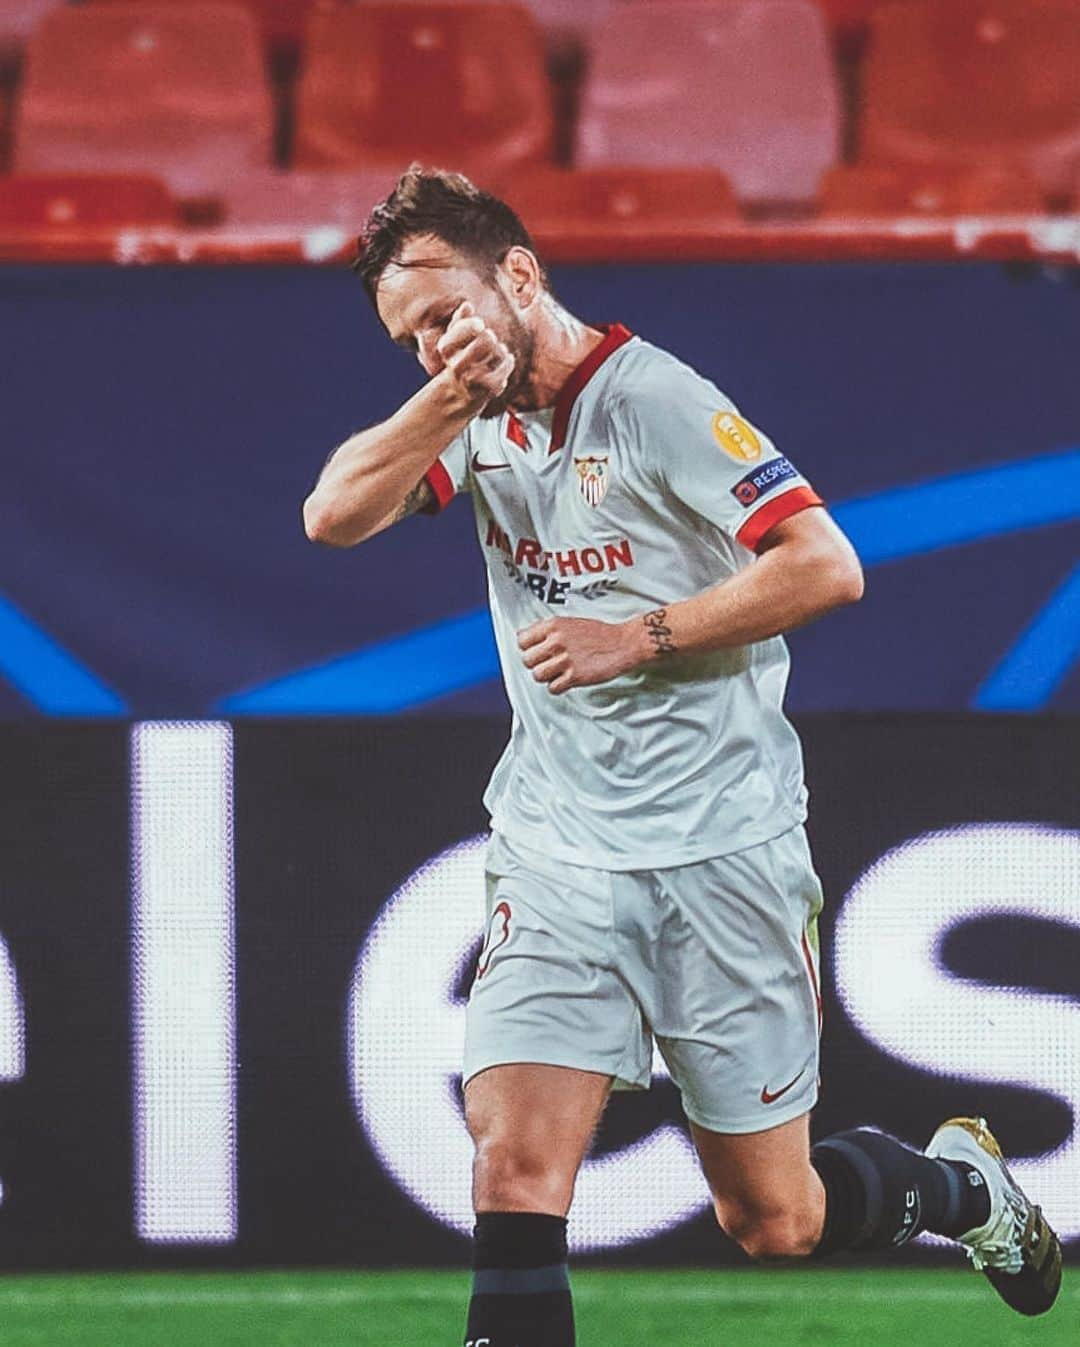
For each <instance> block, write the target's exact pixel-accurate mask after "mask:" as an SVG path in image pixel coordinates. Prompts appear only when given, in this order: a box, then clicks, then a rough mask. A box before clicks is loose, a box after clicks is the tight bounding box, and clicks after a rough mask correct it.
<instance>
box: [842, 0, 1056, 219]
mask: <svg viewBox="0 0 1080 1347" xmlns="http://www.w3.org/2000/svg"><path fill="white" fill-rule="evenodd" d="M1078 71H1080V0H948V3H947V4H945V3H941V0H907V2H906V3H903V4H887V5H884V6H883V7H882V8H881V9H879V10H877V11H876V13H875V15H874V18H873V21H872V26H871V47H870V51H869V54H868V59H867V65H866V70H865V76H864V82H863V94H864V100H865V111H864V117H863V125H862V136H861V143H862V155H863V157H864V158H866V159H877V160H882V161H899V162H908V163H918V164H952V165H957V164H973V163H979V162H988V161H989V162H995V163H1001V162H1015V163H1018V164H1023V165H1026V166H1027V167H1028V168H1029V169H1030V170H1031V171H1032V172H1033V173H1034V174H1035V175H1036V177H1038V179H1039V180H1040V182H1041V183H1042V184H1043V187H1044V189H1045V190H1046V191H1047V192H1049V193H1051V194H1063V193H1065V192H1066V191H1068V187H1069V176H1070V174H1071V171H1072V165H1073V164H1074V163H1075V162H1076V160H1077V158H1078V157H1080V77H1078V73H1077V72H1078Z"/></svg>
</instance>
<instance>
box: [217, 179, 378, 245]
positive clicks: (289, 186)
mask: <svg viewBox="0 0 1080 1347" xmlns="http://www.w3.org/2000/svg"><path fill="white" fill-rule="evenodd" d="M396 177H397V175H396V173H394V172H389V171H387V170H379V169H375V170H364V169H361V170H355V169H354V170H352V171H351V172H347V173H345V172H331V171H328V170H325V169H324V170H323V171H322V172H318V173H315V172H311V173H306V172H303V171H302V170H293V171H292V172H291V173H276V172H272V171H269V170H268V171H266V172H265V173H256V174H247V175H246V176H245V177H243V178H238V179H237V180H236V182H234V183H233V184H231V186H230V187H229V189H228V191H227V192H226V193H225V197H224V206H225V221H226V223H227V224H229V225H241V226H244V227H248V228H252V229H258V228H261V227H262V226H272V227H275V228H276V227H279V226H280V227H284V228H289V227H295V228H299V229H318V228H320V227H322V226H326V227H329V228H334V229H346V230H348V232H349V233H351V234H358V233H359V232H360V226H361V224H363V222H364V220H365V219H367V216H368V214H369V213H370V211H371V208H372V207H373V206H375V205H376V204H377V203H378V202H379V201H381V200H383V199H384V198H385V197H386V196H388V195H389V193H390V192H391V191H392V190H393V186H394V183H395V181H396Z"/></svg>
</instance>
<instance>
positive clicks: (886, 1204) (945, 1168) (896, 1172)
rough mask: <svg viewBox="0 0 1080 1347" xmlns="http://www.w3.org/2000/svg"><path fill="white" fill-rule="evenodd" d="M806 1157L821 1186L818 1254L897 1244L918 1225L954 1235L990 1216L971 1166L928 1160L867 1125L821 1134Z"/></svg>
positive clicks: (982, 1185)
mask: <svg viewBox="0 0 1080 1347" xmlns="http://www.w3.org/2000/svg"><path fill="white" fill-rule="evenodd" d="M811 1160H812V1162H813V1165H814V1168H815V1169H816V1170H817V1172H818V1175H819V1176H820V1178H821V1181H822V1183H823V1184H824V1185H825V1231H824V1233H823V1235H822V1237H821V1242H820V1243H819V1244H818V1247H817V1249H816V1250H815V1253H816V1254H818V1255H824V1254H830V1253H836V1252H838V1251H839V1250H841V1249H888V1248H899V1247H900V1246H901V1245H902V1244H906V1243H907V1242H908V1240H910V1239H912V1238H914V1236H915V1235H917V1234H918V1233H919V1232H920V1231H922V1230H929V1231H931V1232H932V1233H933V1234H935V1235H946V1236H949V1237H950V1238H953V1239H955V1238H956V1237H957V1236H958V1235H963V1234H965V1233H966V1232H967V1231H968V1230H974V1229H975V1227H976V1226H980V1225H985V1224H986V1222H987V1221H988V1220H989V1218H990V1195H989V1194H988V1193H987V1191H986V1184H985V1183H984V1182H983V1178H982V1175H981V1174H979V1172H978V1171H977V1170H976V1169H974V1168H973V1167H972V1166H971V1165H966V1164H964V1163H963V1162H962V1161H958V1160H932V1159H930V1157H929V1156H926V1155H923V1154H921V1153H920V1152H919V1151H915V1150H912V1149H911V1147H910V1146H905V1145H904V1143H903V1142H902V1141H897V1140H896V1138H895V1137H890V1136H886V1135H885V1133H884V1132H876V1131H874V1130H872V1129H871V1128H869V1127H859V1128H856V1129H855V1130H854V1131H853V1132H841V1133H839V1134H838V1135H837V1136H832V1137H827V1138H826V1139H825V1140H824V1141H821V1142H819V1143H818V1144H817V1145H816V1146H815V1147H814V1149H813V1151H812V1153H811Z"/></svg>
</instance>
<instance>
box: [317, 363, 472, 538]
mask: <svg viewBox="0 0 1080 1347" xmlns="http://www.w3.org/2000/svg"><path fill="white" fill-rule="evenodd" d="M482 406H483V400H478V399H477V398H476V396H475V395H474V396H469V395H468V394H467V393H466V391H465V390H464V389H463V388H462V387H461V385H460V384H459V383H457V382H456V381H455V380H454V379H453V378H452V377H451V376H450V374H449V373H448V372H446V371H444V372H443V373H442V374H439V375H437V376H436V377H435V378H433V379H431V380H429V381H428V382H427V383H426V384H425V385H424V386H423V388H421V389H420V390H419V391H418V392H416V393H415V394H414V395H413V396H412V397H411V398H409V400H408V401H407V402H406V403H404V404H403V405H402V406H401V407H400V408H399V409H398V410H397V411H396V412H395V413H394V415H393V416H391V417H390V418H389V419H388V420H386V421H383V422H381V423H380V424H379V425H377V426H371V427H369V428H368V429H367V430H361V431H358V432H357V434H355V435H352V436H350V438H349V439H347V440H346V441H345V443H344V444H342V445H341V447H340V448H339V449H337V450H336V451H335V452H334V454H333V455H332V456H331V458H330V460H329V462H328V463H327V464H326V467H325V468H324V469H323V471H322V474H321V476H320V477H319V480H318V483H317V484H316V486H315V489H314V491H312V493H311V495H310V496H308V498H307V500H306V501H305V502H304V529H305V531H306V533H307V535H308V537H309V538H311V539H312V541H314V542H322V543H329V544H331V545H332V546H337V547H351V546H352V545H353V544H354V543H359V542H363V541H364V539H365V538H369V537H370V536H371V535H372V534H373V533H377V532H378V531H379V529H380V528H382V527H384V526H385V525H386V524H388V523H390V522H391V521H392V520H393V518H394V516H395V514H396V513H397V512H398V511H399V510H400V509H401V508H403V507H402V502H406V501H407V500H408V499H409V497H410V494H411V493H412V492H414V491H415V490H416V489H417V484H418V483H419V482H420V481H421V479H422V478H423V476H424V474H425V473H426V472H427V470H428V469H429V468H430V467H431V465H432V464H433V463H434V462H435V460H436V458H438V456H439V454H441V453H442V451H443V450H444V449H445V448H446V447H447V445H449V444H450V442H451V441H452V440H453V439H454V438H455V436H457V435H459V434H460V433H461V432H462V431H463V430H464V429H465V427H466V426H467V425H468V424H469V422H470V421H471V420H472V419H473V417H474V416H475V415H476V413H477V411H478V410H479V409H480V408H481V407H482ZM405 508H406V510H407V508H408V507H407V506H406V507H405Z"/></svg>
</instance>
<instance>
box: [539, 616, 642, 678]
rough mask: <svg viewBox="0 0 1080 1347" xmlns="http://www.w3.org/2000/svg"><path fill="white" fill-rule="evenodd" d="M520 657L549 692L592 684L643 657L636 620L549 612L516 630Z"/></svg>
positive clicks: (613, 676) (616, 675)
mask: <svg viewBox="0 0 1080 1347" xmlns="http://www.w3.org/2000/svg"><path fill="white" fill-rule="evenodd" d="M518 645H519V646H520V647H521V649H522V651H523V652H524V653H523V655H522V662H523V663H524V665H525V667H526V669H531V670H532V676H533V677H534V678H535V679H536V681H537V682H538V683H546V684H547V685H548V691H549V692H555V693H559V692H566V691H568V690H569V689H570V688H584V687H592V686H593V685H594V684H596V683H607V682H610V680H611V679H612V678H618V676H619V674H623V673H626V672H627V670H628V669H632V668H633V667H634V666H635V665H636V664H638V663H639V662H640V660H641V652H640V651H639V650H638V648H637V643H636V641H635V634H634V631H633V628H632V626H630V625H629V624H627V623H625V622H595V621H593V620H592V619H591V618H588V617H549V618H545V619H544V621H542V622H534V623H533V624H532V626H531V627H526V628H525V629H524V630H523V631H519V632H518Z"/></svg>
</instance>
